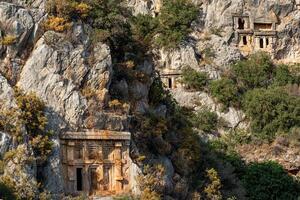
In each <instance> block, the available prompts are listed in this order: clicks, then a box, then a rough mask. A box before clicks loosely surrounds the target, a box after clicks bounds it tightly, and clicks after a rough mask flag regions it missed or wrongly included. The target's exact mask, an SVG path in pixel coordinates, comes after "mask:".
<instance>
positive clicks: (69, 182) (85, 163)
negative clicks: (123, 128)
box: [61, 131, 131, 195]
mask: <svg viewBox="0 0 300 200" xmlns="http://www.w3.org/2000/svg"><path fill="white" fill-rule="evenodd" d="M104 134H105V137H104ZM117 135H119V136H120V137H117ZM61 143H62V149H61V155H62V156H61V158H62V163H63V167H64V169H66V170H64V171H65V173H64V178H65V189H66V191H67V193H68V194H75V195H76V194H79V193H86V194H89V195H98V194H100V195H111V194H120V193H127V192H129V190H130V187H129V185H130V183H129V177H130V176H129V172H130V170H129V168H130V163H131V160H130V158H129V144H130V133H127V132H124V133H122V132H118V133H114V132H110V133H109V134H108V133H107V131H106V132H105V133H104V132H102V131H98V132H97V133H95V132H94V131H91V132H72V133H65V134H64V135H62V137H61Z"/></svg>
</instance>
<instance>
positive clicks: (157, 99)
mask: <svg viewBox="0 0 300 200" xmlns="http://www.w3.org/2000/svg"><path fill="white" fill-rule="evenodd" d="M149 103H150V104H151V105H152V106H157V105H159V104H165V105H167V106H169V107H173V105H174V103H175V102H174V99H173V98H172V96H171V94H170V92H169V91H168V90H166V89H165V88H164V86H163V82H162V81H161V79H160V77H159V75H156V76H155V77H154V80H153V82H152V84H151V86H150V90H149Z"/></svg>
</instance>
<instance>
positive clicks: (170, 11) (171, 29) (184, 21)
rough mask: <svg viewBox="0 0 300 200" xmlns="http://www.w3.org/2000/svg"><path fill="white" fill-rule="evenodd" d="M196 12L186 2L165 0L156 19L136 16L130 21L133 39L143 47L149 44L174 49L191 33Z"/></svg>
mask: <svg viewBox="0 0 300 200" xmlns="http://www.w3.org/2000/svg"><path fill="white" fill-rule="evenodd" d="M197 14H198V10H197V8H196V6H194V5H193V4H192V3H190V2H189V1H188V0H166V1H163V5H162V8H161V11H160V15H158V16H157V17H156V18H153V17H151V16H150V15H137V16H136V17H134V18H133V20H132V30H133V31H132V32H133V35H134V37H135V38H136V39H137V40H138V41H139V42H140V43H142V44H144V45H145V46H151V42H152V43H153V42H154V43H155V44H157V45H158V46H159V47H165V48H175V47H177V46H178V45H179V44H180V43H181V42H182V41H183V40H184V39H186V37H187V35H188V34H189V33H190V32H191V28H190V27H191V23H192V22H193V21H194V20H195V19H196V17H197Z"/></svg>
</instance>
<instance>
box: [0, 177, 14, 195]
mask: <svg viewBox="0 0 300 200" xmlns="http://www.w3.org/2000/svg"><path fill="white" fill-rule="evenodd" d="M14 193H15V191H14V188H13V185H12V183H7V182H6V181H3V180H1V181H0V198H1V199H3V200H14V199H17V197H16V196H15V194H14Z"/></svg>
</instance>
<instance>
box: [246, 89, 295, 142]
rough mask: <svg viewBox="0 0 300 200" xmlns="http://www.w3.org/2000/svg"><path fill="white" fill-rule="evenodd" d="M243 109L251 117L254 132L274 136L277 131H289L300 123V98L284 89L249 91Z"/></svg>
mask: <svg viewBox="0 0 300 200" xmlns="http://www.w3.org/2000/svg"><path fill="white" fill-rule="evenodd" d="M243 109H244V111H245V113H246V115H247V117H249V119H251V129H252V132H254V133H256V134H258V136H260V137H262V138H273V137H274V136H275V134H276V132H289V130H290V129H291V128H292V127H294V126H297V125H299V124H300V99H299V98H297V97H293V96H289V95H288V94H287V93H286V92H285V91H284V90H283V89H278V88H274V89H255V90H252V91H249V92H247V94H246V95H245V98H244V101H243Z"/></svg>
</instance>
